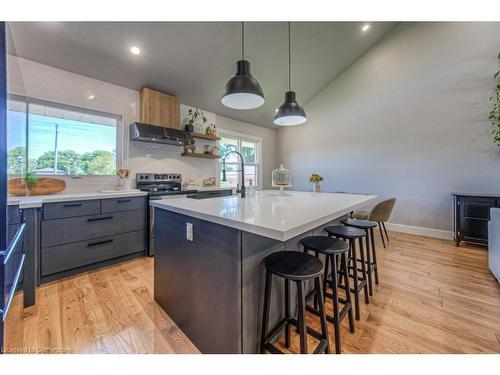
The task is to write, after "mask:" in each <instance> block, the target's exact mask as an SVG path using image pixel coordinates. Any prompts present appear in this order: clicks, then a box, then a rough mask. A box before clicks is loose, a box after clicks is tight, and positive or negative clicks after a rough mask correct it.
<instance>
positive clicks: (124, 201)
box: [117, 199, 132, 203]
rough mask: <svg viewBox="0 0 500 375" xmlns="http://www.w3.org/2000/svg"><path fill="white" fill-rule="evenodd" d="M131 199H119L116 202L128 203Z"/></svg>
mask: <svg viewBox="0 0 500 375" xmlns="http://www.w3.org/2000/svg"><path fill="white" fill-rule="evenodd" d="M131 201H132V199H120V200H118V201H117V202H118V203H128V202H131Z"/></svg>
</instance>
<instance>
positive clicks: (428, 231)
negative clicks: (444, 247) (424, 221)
mask: <svg viewBox="0 0 500 375" xmlns="http://www.w3.org/2000/svg"><path fill="white" fill-rule="evenodd" d="M385 226H386V227H387V230H392V231H394V232H402V233H409V234H416V235H418V236H425V237H432V238H439V239H441V240H453V232H451V231H448V230H442V229H432V228H425V227H415V226H413V225H404V224H396V223H385Z"/></svg>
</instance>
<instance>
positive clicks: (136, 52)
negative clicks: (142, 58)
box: [130, 46, 141, 55]
mask: <svg viewBox="0 0 500 375" xmlns="http://www.w3.org/2000/svg"><path fill="white" fill-rule="evenodd" d="M130 52H131V53H132V55H139V54H140V53H141V49H140V48H139V47H136V46H132V47H130Z"/></svg>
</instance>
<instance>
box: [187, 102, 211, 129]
mask: <svg viewBox="0 0 500 375" xmlns="http://www.w3.org/2000/svg"><path fill="white" fill-rule="evenodd" d="M198 119H201V121H202V122H203V124H204V123H206V122H207V118H206V117H205V114H204V113H203V111H202V110H201V109H198V108H195V109H194V110H192V109H189V110H188V114H187V116H186V121H187V122H186V123H185V125H184V130H186V131H187V132H189V133H193V132H194V124H195V122H196V121H197V120H198Z"/></svg>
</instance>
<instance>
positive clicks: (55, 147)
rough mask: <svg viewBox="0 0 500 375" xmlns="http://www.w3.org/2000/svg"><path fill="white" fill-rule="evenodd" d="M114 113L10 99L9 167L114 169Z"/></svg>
mask: <svg viewBox="0 0 500 375" xmlns="http://www.w3.org/2000/svg"><path fill="white" fill-rule="evenodd" d="M117 122H118V120H117V118H115V117H111V116H110V117H106V116H102V115H94V114H89V113H88V111H82V112H79V111H77V110H75V109H71V110H69V109H66V108H64V107H63V106H61V107H58V106H48V105H45V104H38V103H36V102H35V103H32V102H29V103H26V102H23V101H19V100H9V103H8V113H7V150H8V162H7V165H8V173H9V174H10V175H24V174H26V172H28V171H29V172H32V173H34V174H38V175H44V174H45V175H47V174H48V175H113V174H115V172H116V131H117Z"/></svg>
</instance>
